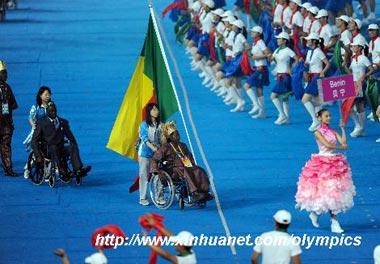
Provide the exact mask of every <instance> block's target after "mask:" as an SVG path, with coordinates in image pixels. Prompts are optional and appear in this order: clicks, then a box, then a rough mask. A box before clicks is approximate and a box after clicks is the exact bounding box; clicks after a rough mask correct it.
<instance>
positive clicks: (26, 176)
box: [24, 170, 29, 179]
mask: <svg viewBox="0 0 380 264" xmlns="http://www.w3.org/2000/svg"><path fill="white" fill-rule="evenodd" d="M24 178H25V179H29V170H24Z"/></svg>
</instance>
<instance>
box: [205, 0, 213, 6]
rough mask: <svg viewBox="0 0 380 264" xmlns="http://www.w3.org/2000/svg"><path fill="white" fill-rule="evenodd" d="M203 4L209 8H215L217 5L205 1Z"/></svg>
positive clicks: (207, 0) (208, 0)
mask: <svg viewBox="0 0 380 264" xmlns="http://www.w3.org/2000/svg"><path fill="white" fill-rule="evenodd" d="M203 3H204V4H205V5H206V6H208V7H209V8H214V6H215V3H214V1H213V0H203Z"/></svg>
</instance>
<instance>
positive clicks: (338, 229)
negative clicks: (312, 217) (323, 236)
mask: <svg viewBox="0 0 380 264" xmlns="http://www.w3.org/2000/svg"><path fill="white" fill-rule="evenodd" d="M331 232H333V233H339V234H340V233H343V232H344V230H343V229H342V227H341V226H340V224H339V222H338V220H336V219H331Z"/></svg>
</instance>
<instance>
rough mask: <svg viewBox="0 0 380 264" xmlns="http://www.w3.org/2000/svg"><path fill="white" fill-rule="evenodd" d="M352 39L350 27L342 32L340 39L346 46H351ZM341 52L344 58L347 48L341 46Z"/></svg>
mask: <svg viewBox="0 0 380 264" xmlns="http://www.w3.org/2000/svg"><path fill="white" fill-rule="evenodd" d="M351 40H352V35H351V32H350V31H349V30H348V29H346V30H345V31H343V32H342V33H341V34H340V41H342V43H343V45H344V46H349V45H350V43H351ZM340 52H341V54H342V58H344V55H345V54H346V50H345V49H343V48H341V50H340Z"/></svg>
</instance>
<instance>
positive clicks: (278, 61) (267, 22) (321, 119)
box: [163, 0, 380, 233]
mask: <svg viewBox="0 0 380 264" xmlns="http://www.w3.org/2000/svg"><path fill="white" fill-rule="evenodd" d="M322 2H323V1H310V2H304V3H302V1H301V0H290V1H288V0H277V1H276V2H275V3H269V2H267V1H262V0H261V1H236V3H235V6H234V8H233V9H232V10H226V9H224V6H225V1H213V0H198V1H190V0H189V1H182V0H179V1H175V2H174V3H173V4H172V5H170V6H168V7H167V8H166V9H165V10H164V12H163V15H166V13H167V12H168V11H169V10H170V11H171V13H170V17H171V19H172V20H173V21H175V22H176V24H175V33H176V39H177V41H179V42H181V43H183V45H184V46H185V52H186V53H187V54H188V55H189V57H190V59H191V69H192V70H193V71H199V77H201V78H203V82H202V85H204V86H206V87H207V88H209V89H210V91H212V92H214V93H215V94H216V95H217V96H219V97H221V98H223V102H224V103H225V104H226V105H230V106H231V107H232V108H231V110H230V111H231V112H243V111H244V109H245V106H246V102H245V100H244V98H245V96H244V95H243V91H245V93H246V94H247V97H248V98H249V99H250V101H251V102H250V103H252V108H250V110H249V112H248V114H249V115H250V116H251V117H252V118H253V119H263V118H266V109H265V101H266V100H265V99H264V92H263V89H264V88H265V87H267V89H271V93H270V100H271V102H272V103H273V105H274V106H275V109H276V110H277V111H278V117H277V119H276V120H275V121H274V124H275V125H285V124H290V118H291V108H290V104H289V102H290V100H289V99H290V98H291V97H292V96H294V97H295V99H296V100H297V101H301V102H302V103H303V105H304V107H305V110H306V111H305V113H308V115H309V116H310V121H311V125H310V127H309V131H311V132H313V133H314V134H315V137H316V140H317V143H318V147H319V153H318V154H315V155H312V157H311V159H310V161H308V162H307V164H306V165H305V167H304V168H303V170H302V173H301V176H300V179H299V182H298V191H297V194H296V204H297V207H298V208H300V209H305V210H307V211H308V212H310V215H309V216H310V219H311V220H312V224H313V225H314V226H315V227H319V224H318V216H319V215H320V214H322V213H330V215H331V231H332V232H337V233H341V232H343V229H342V228H341V226H340V224H339V222H338V221H337V218H336V215H337V214H338V213H340V212H344V211H346V210H348V209H349V208H351V207H352V206H353V197H354V195H355V186H354V184H353V182H352V175H351V169H350V167H349V164H348V163H347V160H346V157H345V156H344V155H342V154H335V153H334V151H335V150H336V149H346V148H347V141H346V134H345V123H347V120H348V116H350V117H351V119H352V121H353V123H354V129H353V130H352V132H351V133H350V136H351V137H354V138H355V137H360V136H365V128H366V119H370V120H372V121H373V120H376V121H378V116H379V115H380V108H379V107H378V106H379V96H378V87H380V85H379V84H380V83H379V80H380V75H379V73H380V71H379V70H378V68H379V67H380V38H379V26H378V25H377V24H374V23H372V24H369V25H368V21H370V20H371V19H373V18H374V15H373V14H372V13H371V14H370V15H368V17H365V19H364V20H363V21H361V20H359V19H358V18H356V15H355V14H354V13H353V12H352V3H351V2H350V1H326V2H325V3H322ZM341 2H342V3H341ZM362 2H364V4H365V1H362ZM247 4H248V8H247ZM372 4H373V3H372V2H370V5H371V12H374V6H372ZM346 10H348V11H347V12H346ZM245 11H247V12H248V13H249V14H250V15H249V16H248V14H247V12H245ZM342 13H347V14H350V15H352V16H353V17H349V16H347V15H344V14H342ZM364 15H366V14H364ZM364 22H365V23H367V25H366V26H364V25H365V23H364ZM247 24H251V25H250V26H251V27H249V25H247ZM365 36H368V37H365ZM270 74H273V75H274V77H275V78H274V79H275V80H274V83H271V78H270ZM346 74H352V75H353V80H354V83H355V89H356V97H355V98H351V100H346V101H344V102H343V104H342V106H341V108H342V110H343V117H345V118H343V120H342V121H341V122H340V127H341V129H342V133H341V134H340V133H337V132H336V131H334V130H332V129H331V128H330V127H329V123H330V121H331V115H330V113H329V111H328V110H326V108H325V107H326V105H327V106H331V105H332V103H329V102H322V101H321V98H320V95H319V89H318V80H319V79H321V78H326V77H331V76H339V75H346ZM366 109H370V112H369V114H368V116H367V115H366V112H365V111H366ZM376 142H380V139H378V140H376Z"/></svg>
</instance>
